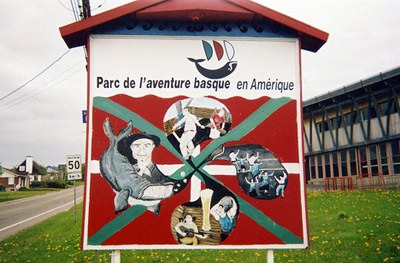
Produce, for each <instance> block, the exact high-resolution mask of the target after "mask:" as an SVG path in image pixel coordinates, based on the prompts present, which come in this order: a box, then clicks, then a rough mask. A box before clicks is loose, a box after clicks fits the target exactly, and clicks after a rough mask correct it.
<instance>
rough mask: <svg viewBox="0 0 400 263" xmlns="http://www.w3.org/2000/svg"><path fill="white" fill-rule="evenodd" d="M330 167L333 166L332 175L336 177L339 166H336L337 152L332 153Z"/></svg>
mask: <svg viewBox="0 0 400 263" xmlns="http://www.w3.org/2000/svg"><path fill="white" fill-rule="evenodd" d="M332 168H333V176H334V177H338V176H339V167H338V158H337V152H333V153H332Z"/></svg>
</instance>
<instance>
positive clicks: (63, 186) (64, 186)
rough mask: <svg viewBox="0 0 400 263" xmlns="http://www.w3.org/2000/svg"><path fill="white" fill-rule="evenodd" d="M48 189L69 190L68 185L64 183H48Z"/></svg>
mask: <svg viewBox="0 0 400 263" xmlns="http://www.w3.org/2000/svg"><path fill="white" fill-rule="evenodd" d="M47 187H48V188H67V184H66V183H65V182H64V181H47Z"/></svg>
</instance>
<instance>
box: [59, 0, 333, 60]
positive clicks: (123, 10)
mask: <svg viewBox="0 0 400 263" xmlns="http://www.w3.org/2000/svg"><path fill="white" fill-rule="evenodd" d="M161 3H162V5H160V4H161ZM229 4H231V6H229ZM153 6H156V7H155V8H152V7H153ZM147 9H148V10H147ZM221 9H222V10H221ZM141 10H143V11H142V12H140V11H141ZM177 10H193V11H196V10H197V11H199V10H209V11H220V12H227V10H236V11H235V12H240V13H243V14H245V13H247V14H249V13H254V14H258V15H261V16H263V17H265V18H267V19H271V20H273V21H276V22H277V23H280V24H282V25H284V26H287V27H290V28H292V29H294V30H296V31H298V32H299V39H300V41H301V44H302V45H301V46H302V48H303V49H306V50H309V51H313V52H316V51H318V49H319V48H320V47H322V46H323V45H324V44H325V42H326V41H327V40H328V36H329V34H328V33H326V32H324V31H321V30H319V29H317V28H314V27H312V26H310V25H307V24H305V23H303V22H301V21H298V20H296V19H293V18H291V17H289V16H287V15H284V14H281V13H279V12H277V11H274V10H272V9H270V8H268V7H265V6H262V5H260V4H257V3H254V2H252V1H249V0H220V1H210V0H205V2H204V3H203V2H202V1H201V2H199V1H195V0H137V1H135V2H131V3H128V4H125V5H123V6H120V7H117V8H114V9H111V10H108V11H106V12H104V13H100V14H98V15H95V16H92V17H89V18H87V19H84V20H81V21H78V22H75V23H72V24H69V25H66V26H63V27H61V28H60V33H61V36H62V37H63V38H64V41H65V42H66V43H67V45H68V47H70V48H72V47H77V46H81V45H85V44H86V41H87V36H88V35H89V34H90V30H91V29H92V28H93V27H95V26H97V25H101V24H103V23H106V22H109V21H112V20H115V19H117V18H120V17H122V16H125V15H128V14H131V13H142V14H146V13H152V12H167V11H168V12H174V11H177ZM246 10H248V11H250V12H246ZM183 14H184V12H183V13H182V15H183Z"/></svg>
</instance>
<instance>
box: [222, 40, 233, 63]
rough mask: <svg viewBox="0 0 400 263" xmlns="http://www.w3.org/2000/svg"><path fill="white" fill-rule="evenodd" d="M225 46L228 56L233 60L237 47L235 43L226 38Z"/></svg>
mask: <svg viewBox="0 0 400 263" xmlns="http://www.w3.org/2000/svg"><path fill="white" fill-rule="evenodd" d="M224 46H225V52H226V56H227V57H228V59H229V61H231V60H232V59H233V57H234V56H235V49H234V48H233V45H232V44H231V43H229V42H228V41H226V40H224Z"/></svg>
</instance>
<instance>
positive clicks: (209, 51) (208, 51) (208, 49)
mask: <svg viewBox="0 0 400 263" xmlns="http://www.w3.org/2000/svg"><path fill="white" fill-rule="evenodd" d="M202 42H203V49H204V53H206V57H207V60H210V59H211V57H212V55H213V48H212V46H211V45H210V44H209V43H208V42H207V41H204V40H203V41H202Z"/></svg>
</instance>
